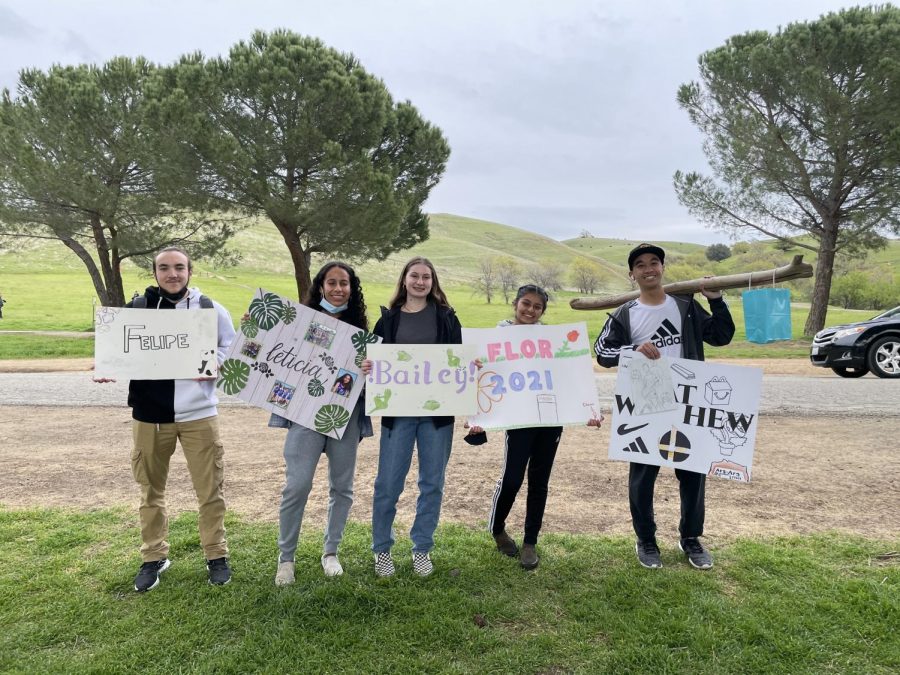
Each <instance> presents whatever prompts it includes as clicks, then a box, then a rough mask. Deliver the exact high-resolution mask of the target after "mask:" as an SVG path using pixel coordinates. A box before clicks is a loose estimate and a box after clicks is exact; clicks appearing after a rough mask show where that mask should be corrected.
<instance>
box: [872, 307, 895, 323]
mask: <svg viewBox="0 0 900 675" xmlns="http://www.w3.org/2000/svg"><path fill="white" fill-rule="evenodd" d="M892 316H898V317H900V307H894V309H889V310H888V311H886V312H882V313H881V314H879V315H878V316H873V317H872V319H871V320H872V321H874V320H875V319H889V318H890V317H892Z"/></svg>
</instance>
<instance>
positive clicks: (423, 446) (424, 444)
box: [367, 258, 462, 577]
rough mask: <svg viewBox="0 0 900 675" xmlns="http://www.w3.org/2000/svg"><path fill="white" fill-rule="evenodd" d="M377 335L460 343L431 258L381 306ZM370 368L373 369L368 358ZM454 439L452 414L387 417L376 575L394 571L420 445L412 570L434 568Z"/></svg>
mask: <svg viewBox="0 0 900 675" xmlns="http://www.w3.org/2000/svg"><path fill="white" fill-rule="evenodd" d="M374 332H375V334H376V335H378V336H380V337H381V338H382V339H383V340H384V344H460V343H462V326H461V325H460V323H459V319H457V318H456V313H455V312H454V311H453V308H452V307H451V306H450V303H449V302H447V297H446V296H445V295H444V292H443V291H442V290H441V285H440V283H439V282H438V277H437V272H436V271H435V269H434V265H432V264H431V262H429V261H428V260H427V259H426V258H413V259H412V260H410V261H409V262H408V263H406V266H405V267H404V268H403V272H402V273H401V274H400V279H399V281H398V282H397V289H396V291H395V292H394V297H393V298H392V299H391V302H390V307H389V308H385V307H382V308H381V318H380V319H379V320H378V323H376V324H375V331H374ZM367 365H368V367H371V362H369V363H368V364H367ZM452 442H453V417H452V416H444V417H382V418H381V445H380V449H379V454H378V474H377V476H376V477H375V495H374V499H373V503H372V551H373V552H374V553H375V574H377V575H378V576H379V577H388V576H391V575H393V574H394V572H395V569H394V560H393V558H392V557H391V547H392V546H393V545H394V531H393V525H394V517H395V516H396V515H397V501H398V500H399V499H400V494H401V493H402V492H403V485H404V483H405V481H406V475H407V474H408V473H409V467H410V463H411V462H412V453H413V446H414V445H415V446H416V447H418V452H419V454H418V456H419V498H418V500H417V501H416V518H415V520H414V521H413V525H412V529H411V530H410V532H409V534H410V537H411V538H412V541H413V550H412V562H413V570H414V571H415V573H416V574H418V575H419V576H423V577H424V576H428V575H429V574H431V573H432V572H433V571H434V565H433V564H432V562H431V556H430V552H431V550H432V549H433V548H434V531H435V529H436V528H437V524H438V520H439V518H440V515H441V501H442V499H443V497H444V473H445V471H446V469H447V462H448V461H449V459H450V446H451V445H452Z"/></svg>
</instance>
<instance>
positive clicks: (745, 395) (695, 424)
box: [609, 351, 762, 483]
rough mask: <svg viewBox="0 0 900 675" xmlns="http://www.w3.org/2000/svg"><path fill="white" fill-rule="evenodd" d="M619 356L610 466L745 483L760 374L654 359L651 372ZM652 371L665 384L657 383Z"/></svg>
mask: <svg viewBox="0 0 900 675" xmlns="http://www.w3.org/2000/svg"><path fill="white" fill-rule="evenodd" d="M623 356H625V358H624V359H623V360H622V361H621V362H620V367H619V374H618V377H617V379H616V389H615V393H614V397H613V410H612V413H613V415H612V425H611V426H610V444H609V458H610V459H615V460H620V461H626V462H637V463H639V464H655V465H657V466H667V467H671V468H678V469H683V470H686V471H694V472H697V473H704V474H707V475H708V476H712V477H716V478H724V479H726V480H733V481H737V482H744V483H746V482H749V481H750V477H751V475H752V471H753V449H754V445H755V442H756V430H757V427H758V422H759V420H758V411H759V397H760V389H761V386H762V370H760V369H758V368H741V367H737V366H728V365H723V364H720V363H708V362H704V361H689V360H686V359H674V358H667V357H662V358H660V359H658V360H657V363H656V364H655V367H656V370H652V371H651V370H649V369H644V368H642V367H641V366H638V367H635V366H636V364H638V363H641V360H644V361H646V359H645V358H644V357H643V356H642V355H641V354H638V353H636V352H630V353H628V354H627V355H626V352H625V351H623ZM642 365H643V364H642ZM660 367H662V368H665V369H667V370H668V375H669V377H666V378H663V377H661V376H660V374H659V368H660ZM642 374H646V375H647V376H646V377H644V376H643V375H642ZM669 380H671V382H670V381H669ZM654 388H655V389H654ZM647 401H649V402H650V403H649V404H647V403H646V402H647ZM667 402H670V403H671V405H668V404H664V403H667Z"/></svg>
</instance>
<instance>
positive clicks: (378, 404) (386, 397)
mask: <svg viewBox="0 0 900 675" xmlns="http://www.w3.org/2000/svg"><path fill="white" fill-rule="evenodd" d="M374 398H375V407H373V408H372V409H371V410H370V411H369V414H370V415H371V414H372V413H373V412H375V411H376V410H384V409H385V408H387V407H388V403H389V402H390V400H391V390H390V389H385V390H384V393H383V394H378V395H376V396H375V397H374Z"/></svg>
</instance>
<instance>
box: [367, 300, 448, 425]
mask: <svg viewBox="0 0 900 675" xmlns="http://www.w3.org/2000/svg"><path fill="white" fill-rule="evenodd" d="M399 314H400V307H399V306H398V307H394V308H393V309H388V308H387V307H382V308H381V318H380V319H378V322H377V323H376V324H375V329H374V330H373V331H372V332H373V333H375V335H377V336H378V337H380V338H381V339H382V342H383V343H384V344H387V345H392V344H397V328H398V327H399V326H400V321H398V319H397V317H398V315H399ZM435 315H436V316H437V341H436V342H435V344H439V345H459V344H462V325H461V324H460V323H459V319H458V318H456V312H455V311H454V310H453V308H452V307H438V308H437V312H435ZM431 420H432V422H434V426H435V427H438V428H440V427H445V426H447V425H448V424H453V416H452V415H444V416H441V417H432V418H431ZM381 426H383V427H387V428H388V429H391V428H393V426H394V418H393V417H382V418H381Z"/></svg>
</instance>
